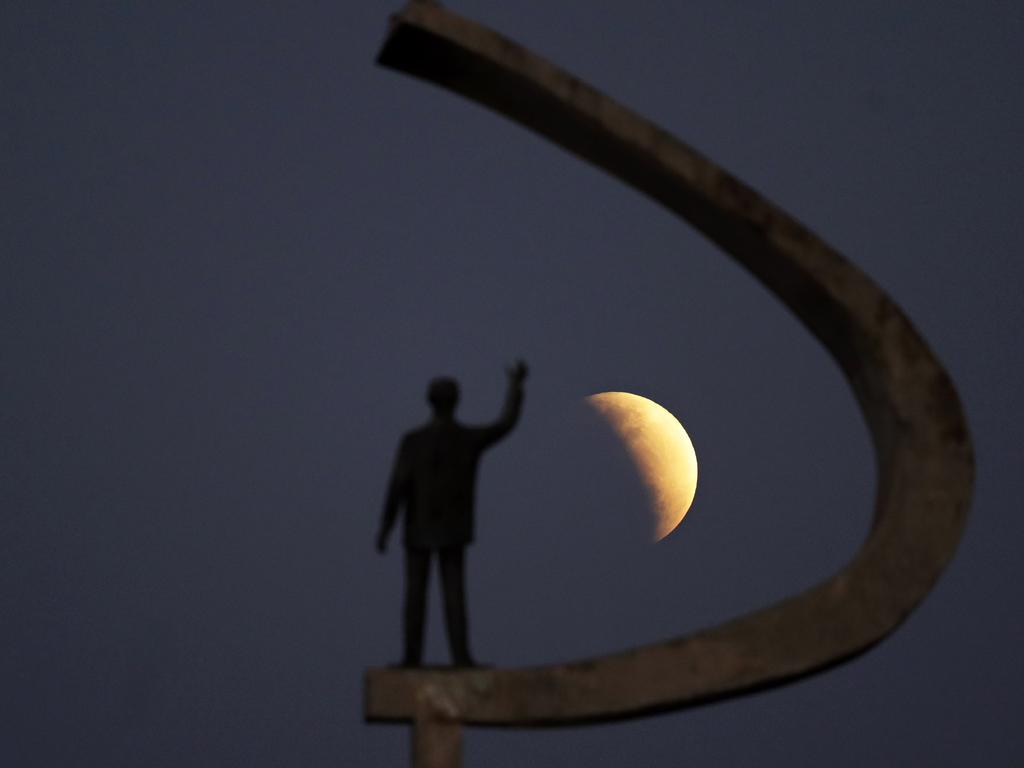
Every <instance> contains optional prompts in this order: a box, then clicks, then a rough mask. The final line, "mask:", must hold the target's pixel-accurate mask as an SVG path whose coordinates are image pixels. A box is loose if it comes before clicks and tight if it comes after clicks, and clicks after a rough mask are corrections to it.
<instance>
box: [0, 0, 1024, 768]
mask: <svg viewBox="0 0 1024 768" xmlns="http://www.w3.org/2000/svg"><path fill="white" fill-rule="evenodd" d="M453 7H454V8H455V9H456V10H458V11H460V12H463V13H466V14H467V15H470V16H472V17H474V18H476V19H478V20H480V21H483V22H485V23H488V24H490V25H492V26H494V27H495V28H497V29H499V30H500V31H502V32H503V33H505V34H507V35H509V36H511V37H513V38H515V39H517V40H519V41H520V42H523V43H524V44H526V45H528V46H530V47H531V48H533V49H534V50H536V51H537V52H539V53H541V54H543V55H545V56H547V57H548V58H550V59H552V60H553V61H555V62H556V63H558V64H560V65H562V66H563V67H565V68H567V69H569V70H571V71H572V72H574V73H575V74H577V75H579V76H581V77H583V78H584V79H586V80H588V81H590V82H591V83H592V84H593V85H595V86H596V87H598V88H599V89H601V90H603V91H604V92H606V93H608V94H610V95H612V96H613V97H615V98H617V99H620V100H621V101H623V102H624V103H625V104H627V105H628V106H630V107H633V108H635V109H637V110H639V111H640V112H641V113H643V114H645V115H647V116H649V117H651V118H652V119H654V120H655V121H657V122H659V123H661V124H662V125H663V126H664V127H665V128H667V129H668V130H670V131H672V132H673V133H675V134H676V135H678V136H679V137H680V138H682V139H683V140H685V141H687V142H688V143H690V144H692V145H693V146H695V147H696V148H697V149H699V150H700V151H702V152H703V153H705V154H707V155H708V156H710V157H711V158H713V159H714V160H716V161H717V162H719V163H720V164H722V165H723V166H725V167H726V168H728V169H729V170H731V171H732V172H734V173H736V174H737V175H738V176H740V177H741V178H742V179H744V180H745V181H747V182H748V183H750V184H752V185H753V186H754V187H756V188H758V189H759V190H761V191H762V192H764V193H766V194H767V195H768V196H769V197H770V198H772V199H773V200H774V201H776V202H777V203H779V204H780V205H782V206H783V207H784V208H786V209H787V210H788V211H790V212H791V213H793V214H794V215H796V216H797V217H798V218H800V219H801V220H802V221H804V222H805V223H807V224H808V225H809V226H810V227H811V228H812V229H814V230H815V231H817V232H818V233H819V234H821V235H822V236H823V237H824V238H825V239H826V240H828V241H829V242H830V243H832V244H833V245H834V246H835V247H837V248H838V249H839V250H840V251H842V252H843V253H845V254H846V255H847V256H848V257H850V258H851V259H852V260H853V261H854V262H856V263H857V264H858V265H860V266H861V267H862V268H864V269H865V270H866V271H867V272H868V273H869V274H870V275H872V276H873V277H874V278H875V279H876V280H877V281H878V282H879V283H880V284H881V285H882V286H883V287H884V288H885V289H886V290H888V291H889V292H890V294H891V295H892V296H893V297H894V298H895V299H896V301H897V302H899V303H900V304H901V305H902V306H903V307H904V309H905V310H906V311H907V314H908V315H909V316H910V318H911V319H912V321H913V322H914V323H915V324H916V325H917V327H918V328H919V329H920V330H921V331H922V333H923V334H924V336H925V337H926V338H927V339H928V340H929V342H930V343H931V345H932V346H933V348H934V349H935V351H936V352H937V354H938V355H939V357H940V358H941V359H942V360H943V361H944V362H945V364H946V365H947V367H948V369H949V371H950V372H951V374H952V376H953V379H954V381H955V382H956V384H957V387H958V389H959V391H960V394H961V396H962V398H963V400H964V404H965V407H966V410H967V414H968V417H969V420H970V424H971V428H972V432H973V436H974V440H975V447H976V451H977V459H978V476H977V488H976V493H975V499H974V504H973V508H972V513H971V518H970V520H969V523H968V528H967V532H966V534H965V537H964V539H963V541H962V543H961V546H960V549H959V550H958V552H957V554H956V557H955V559H954V561H953V563H952V564H951V566H950V567H949V569H948V570H947V571H946V572H945V574H944V575H943V577H942V579H941V581H940V582H939V584H938V586H937V587H936V589H935V590H934V592H932V594H931V595H930V596H929V597H928V598H927V599H926V600H925V602H924V603H923V605H922V606H921V607H920V608H919V609H918V611H917V612H916V613H914V614H913V615H912V617H911V618H910V619H909V620H908V621H907V623H906V624H905V625H904V626H903V627H901V628H900V629H899V630H898V631H897V632H896V634H895V635H893V636H892V637H891V638H890V639H888V640H887V641H885V642H884V643H882V644H881V645H880V646H879V647H877V648H876V649H875V650H873V651H871V652H870V653H868V654H867V655H865V656H863V657H860V658H858V659H857V660H856V661H854V662H852V663H850V664H848V665H846V666H844V667H841V668H839V669H837V670H835V671H832V672H829V673H828V674H825V675H822V676H819V677H815V678H813V679H810V680H808V681H805V682H801V683H799V684H797V685H793V686H790V687H787V688H784V689H779V690H774V691H769V692H765V693H762V694H759V695H756V696H751V697H747V698H743V699H739V700H734V701H725V702H721V703H718V704H715V705H712V706H708V707H704V708H699V709H695V710H690V711H684V712H678V713H674V714H668V715H662V716H658V717H655V718H650V719H646V720H638V721H632V722H625V723H620V724H615V725H605V726H597V727H584V728H571V729H556V730H545V731H511V730H507V731H501V730H498V731H495V730H469V731H468V732H467V736H466V742H465V762H466V765H468V766H484V765H486V766H492V767H497V768H500V767H502V766H522V765H535V766H562V765H568V764H571V765H595V766H618V765H644V766H674V765H677V764H679V763H683V762H685V763H689V764H696V765H705V764H715V765H754V764H757V765H822V764H827V765H833V766H863V765H884V764H890V765H899V764H909V763H914V764H919V765H935V766H939V765H949V766H959V765H967V764H979V765H980V764H985V765H1010V764H1016V763H1019V762H1020V760H1021V756H1022V754H1024V730H1022V729H1021V728H1020V723H1019V720H1020V711H1021V709H1022V707H1024V693H1022V688H1024V664H1022V663H1021V660H1020V649H1021V647H1022V641H1024V612H1022V610H1021V603H1022V600H1021V598H1022V591H1024V586H1022V575H1024V570H1022V568H1021V567H1020V565H1019V562H1020V560H1021V556H1020V548H1021V546H1022V545H1024V516H1022V514H1021V498H1022V496H1024V472H1022V467H1024V450H1022V447H1021V438H1022V426H1024V424H1022V418H1021V407H1020V399H1019V398H1020V393H1021V391H1022V390H1024V362H1022V357H1021V342H1020V339H1019V336H1020V328H1021V327H1022V326H1024V311H1022V304H1021V300H1020V299H1021V285H1022V278H1024V264H1022V261H1021V259H1020V253H1021V248H1022V246H1024V227H1022V224H1021V215H1020V212H1019V211H1020V206H1021V200H1022V199H1024V184H1022V181H1021V178H1022V172H1024V153H1022V151H1021V146H1020V142H1021V137H1022V136H1024V106H1022V102H1021V94H1022V93H1024V46H1022V44H1021V41H1022V39H1024V11H1022V10H1021V9H1020V6H1019V5H1018V4H1012V3H1009V2H977V1H975V2H970V3H968V2H923V1H918V0H914V1H913V2H904V3H899V4H896V5H894V4H892V3H890V2H885V3H883V2H879V1H876V0H868V1H866V2H859V3H849V2H833V1H832V0H829V1H827V2H813V3H812V2H806V1H805V2H786V1H783V2H776V3H771V4H751V3H740V2H723V1H722V0H716V1H715V2H689V3H679V2H668V0H663V1H661V2H638V3H632V4H630V5H629V10H627V8H626V6H624V5H622V4H604V5H602V4H595V3H592V2H584V0H565V1H564V2H552V1H551V0H543V1H542V0H519V1H518V2H515V3H512V2H498V1H497V0H463V2H460V3H458V4H457V5H453ZM391 10H393V8H392V7H391V6H389V5H388V4H380V3H358V4H356V3H342V2H332V3H323V2H319V3H301V4H298V5H288V4H271V3H251V2H249V3H216V4H210V3H195V2H193V3H174V4H170V3H168V4H154V3H144V4H134V5H132V4H126V3H122V4H115V3H88V2H82V3H73V4H56V3H52V4H46V3H40V2H6V3H4V6H3V8H2V10H0V92H2V94H3V100H2V106H0V319H2V322H0V393H2V400H0V402H2V409H0V417H2V422H0V510H2V511H0V568H2V569H3V570H2V581H0V616H2V620H0V707H2V709H0V763H2V764H4V765H10V766H19V767H25V768H28V767H32V766H72V765H75V766H77V765H97V766H100V765H102V766H105V767H111V766H133V767H134V766H147V767H148V766H153V767H154V768H155V767H158V766H168V767H170V766H174V767H175V768H177V767H178V766H182V765H189V766H224V765H247V766H254V767H256V768H259V767H262V766H285V765H287V766H340V765H345V766H375V765H402V764H404V761H405V760H406V755H407V751H408V732H407V729H406V728H405V727H403V726H380V725H375V726H370V725H366V724H364V723H363V722H362V715H361V685H362V681H361V676H362V670H363V669H364V668H365V667H367V666H370V665H379V664H382V663H387V662H391V661H394V660H396V659H397V658H398V655H399V647H400V638H399V632H400V629H399V605H400V601H401V556H400V551H399V550H397V549H393V550H392V551H391V552H390V553H389V554H388V555H387V556H386V557H384V558H381V557H380V556H378V555H377V554H376V553H375V552H374V550H373V536H374V531H375V529H376V527H377V523H378V516H379V513H380V507H381V502H382V496H383V491H384V486H385V483H386V479H387V473H388V469H389V465H390V462H391V460H392V457H393V454H394V451H395V449H396V446H397V441H398V438H399V436H400V434H401V433H402V432H403V431H405V430H406V429H409V428H411V427H412V426H415V425H416V424H417V423H419V422H420V421H422V420H423V419H424V418H425V417H426V406H425V403H424V400H423V394H424V388H425V385H426V382H427V380H428V379H429V378H430V377H431V376H434V375H437V374H442V373H444V374H451V375H454V376H457V377H458V378H459V379H460V380H461V382H462V385H463V391H464V399H463V405H462V407H461V409H460V414H461V416H462V418H463V419H464V420H466V421H469V422H474V421H476V422H480V421H486V420H488V419H491V418H493V417H494V416H496V415H497V412H498V409H499V407H500V403H501V397H502V388H503V384H504V374H503V367H504V366H505V364H506V363H507V362H509V361H510V360H512V359H513V358H515V357H516V356H519V355H522V356H525V357H526V358H527V360H528V361H529V362H530V364H531V366H532V375H531V377H530V380H529V382H528V393H527V400H526V410H525V412H524V417H523V420H522V422H521V424H520V426H519V428H518V429H517V430H516V432H514V433H513V434H512V436H511V437H510V438H509V439H508V441H507V442H505V443H503V444H502V445H501V446H499V447H498V448H496V449H495V450H494V451H493V452H492V453H491V454H490V455H489V456H488V457H487V458H486V459H485V463H484V465H483V469H482V473H481V478H480V488H479V496H478V508H477V529H478V540H477V543H476V544H475V545H474V547H473V549H472V550H470V553H469V559H468V579H469V591H470V595H469V599H470V611H471V622H472V639H473V644H474V646H475V652H476V654H477V655H478V656H479V657H480V658H481V659H484V660H487V661H491V662H494V663H497V664H500V665H522V664H535V663H546V662H557V661H564V660H570V659H575V658H578V657H581V656H590V655H596V654H601V653H605V652H610V651H615V650H619V649H622V648H625V647H628V646H631V645H635V644H639V643H644V642H650V641H654V640H660V639H664V638H667V637H671V636H674V635H678V634H682V633H685V632H689V631H692V630H695V629H698V628H700V627H704V626H707V625H709V624H713V623H717V622H719V621H723V620H725V619H728V618H731V617H733V616H736V615H738V614H740V613H743V612H745V611H748V610H752V609H755V608H758V607H762V606H764V605H766V604H768V603H770V602H773V601H775V600H778V599H780V598H782V597H783V596H786V595H788V594H791V593H793V592H795V591H798V590H800V589H803V588H805V587H808V586H810V585H812V584H813V583H815V582H816V581H818V580H820V579H821V578H823V577H825V576H827V575H829V574H831V573H832V572H833V571H835V570H837V569H838V568H840V567H841V566H842V565H843V564H844V563H845V562H846V560H847V559H848V558H849V557H850V556H851V555H852V554H853V552H854V551H855V550H856V549H857V547H858V545H859V543H860V542H861V540H862V539H863V537H864V535H865V533H866V530H867V526H868V523H869V520H870V515H871V504H872V499H873V492H874V488H873V483H874V474H873V466H872V462H873V457H872V454H871V451H870V446H869V444H868V440H867V433H866V430H865V427H864V424H863V423H862V421H861V420H860V416H859V414H858V412H857V410H856V408H855V405H854V401H853V398H852V397H851V394H850V392H849V390H848V388H847V386H846V384H845V382H844V381H843V380H842V378H841V377H840V374H839V372H838V369H837V368H836V367H835V366H834V365H833V364H832V362H831V361H830V359H829V358H828V357H827V356H826V354H824V352H823V351H822V349H821V348H820V347H819V346H818V345H817V343H816V342H815V341H814V340H813V339H812V338H811V337H810V335H809V334H807V333H806V332H805V331H804V330H803V329H802V327H801V326H800V325H798V323H797V322H796V321H795V320H794V318H793V317H792V316H790V315H789V314H788V312H787V311H786V310H785V309H784V308H783V307H782V306H781V305H780V304H779V303H777V302H776V301H775V300H774V299H773V298H772V297H770V296H769V295H768V294H767V292H766V291H765V290H764V289H762V288H761V287H760V286H759V285H758V284H756V283H755V282H754V280H753V279H751V277H750V276H748V275H747V274H746V273H745V272H743V271H742V270H741V269H740V268H739V267H737V266H736V265H734V264H733V263H732V262H731V261H729V260H728V258H726V257H724V256H723V255H722V254H721V253H719V252H718V251H717V250H716V249H715V248H714V247H712V246H711V245H709V244H708V243H707V242H705V241H704V240H703V239H702V238H701V237H700V236H698V235H697V234H695V233H694V232H692V231H691V230H689V229H688V228H687V227H686V226H685V225H684V224H682V223H681V222H680V221H678V220H677V219H676V218H674V217H673V216H671V215H668V214H667V213H666V212H664V211H662V210H661V209H659V208H657V207H656V206H655V205H653V204H651V203H650V202H649V201H648V200H646V199H644V198H642V197H640V196H639V195H638V194H636V193H635V192H633V191H631V190H629V189H627V188H625V187H624V186H623V185H621V184H620V183H618V182H615V181H613V180H611V179H610V178H608V177H607V176H605V175H604V174H602V173H601V172H599V171H597V170H595V169H593V168H592V167H590V166H588V165H586V164H584V163H582V162H581V161H579V160H577V159H575V158H573V157H570V156H568V155H566V154H565V153H564V152H562V151H561V150H559V149H556V148H555V147H554V146H552V145H550V144H548V143H547V142H545V141H543V140H540V139H538V138H537V137H535V136H533V135H531V134H529V133H527V132H526V131H524V130H523V129H521V128H520V127H518V126H515V125H513V124H511V123H509V122H507V121H506V120H504V119H502V118H499V117H497V116H495V115H493V114H491V113H489V112H487V111H485V110H483V109H481V108H479V107H477V106H475V105H472V104H469V103H468V102H465V101H463V100H461V99H460V98H458V97H455V96H453V95H451V94H448V93H446V92H443V91H440V90H438V89H436V88H434V87H432V86H428V85H425V84H422V83H419V82H416V81H413V80H411V79H408V78H405V77H403V76H401V75H398V74H396V73H394V72H390V71H386V70H383V69H380V68H378V67H376V66H375V65H374V63H373V59H374V56H375V53H376V51H377V49H378V46H379V44H380V42H381V40H382V38H383V34H384V30H385V22H386V17H387V15H388V13H389V12H390V11H391ZM610 389H618V390H626V391H631V392H635V393H637V394H641V395H644V396H646V397H649V398H652V399H654V400H656V401H658V402H660V403H661V404H663V405H664V406H665V407H667V408H668V409H669V410H671V411H672V412H673V413H675V414H676V416H677V417H679V419H680V420H681V421H682V423H683V424H684V425H685V426H686V428H687V431H688V432H689V434H690V436H691V437H692V439H693V442H694V445H695V447H696V450H697V455H698V459H699V461H700V468H701V476H700V485H699V487H698V490H697V498H696V500H695V502H694V506H693V508H692V509H691V511H690V513H689V515H688V516H687V518H686V520H685V521H684V523H683V525H682V526H681V527H680V528H679V529H678V530H677V531H676V532H675V533H673V534H672V535H671V536H669V537H668V538H667V539H665V540H664V541H663V542H661V543H660V544H657V545H652V544H651V543H650V542H649V541H648V540H647V534H648V531H649V520H648V519H647V518H646V514H647V513H646V512H645V508H646V499H645V496H644V490H643V486H642V484H641V482H640V481H639V479H638V478H637V477H636V474H635V472H634V471H633V470H632V468H631V466H630V464H629V462H628V460H627V459H626V456H625V454H624V452H623V449H622V448H621V446H620V445H619V444H618V443H617V442H616V440H615V438H614V436H613V434H612V433H611V431H610V430H609V429H607V427H606V426H604V425H603V424H601V423H600V421H599V419H598V418H597V417H596V415H595V414H593V413H592V412H590V411H588V410H587V408H586V407H585V406H584V405H583V403H582V398H583V397H584V396H585V395H588V394H591V393H593V392H597V391H602V390H610ZM430 606H431V610H432V612H431V615H430V618H429V619H428V633H429V641H428V645H427V648H428V655H429V656H430V657H431V658H433V659H436V660H442V659H443V658H445V654H446V648H445V645H444V642H443V633H442V629H441V622H440V620H439V619H440V617H439V612H438V611H437V608H438V602H437V595H436V586H435V594H432V596H431V603H430Z"/></svg>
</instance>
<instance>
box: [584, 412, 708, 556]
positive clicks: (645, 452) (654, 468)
mask: <svg viewBox="0 0 1024 768" xmlns="http://www.w3.org/2000/svg"><path fill="white" fill-rule="evenodd" d="M586 400H587V403H588V404H589V405H591V406H593V407H594V408H595V409H596V410H597V412H598V413H600V414H601V415H602V416H604V418H606V419H607V420H608V423H609V424H611V425H612V427H613V428H614V429H615V431H616V433H618V435H619V437H621V438H622V441H623V442H624V443H625V444H626V447H627V448H628V449H629V455H630V456H631V457H632V459H633V463H634V464H636V468H637V469H638V470H639V472H640V476H641V477H642V478H643V480H644V485H646V486H647V489H648V491H649V492H650V494H651V501H652V502H653V504H654V512H655V515H656V517H657V519H656V521H655V527H654V539H655V541H661V539H663V538H665V537H666V536H668V535H669V534H670V533H672V531H674V530H675V528H676V526H677V525H679V524H680V523H681V522H682V521H683V517H685V516H686V512H687V510H689V509H690V505H691V504H692V503H693V496H694V494H695V493H696V492H697V454H696V453H695V452H694V450H693V443H692V442H690V436H689V435H688V434H686V430H685V429H683V425H682V424H680V423H679V421H678V419H676V417H675V416H673V415H672V414H671V413H669V412H668V411H667V410H665V409H664V408H663V407H662V406H660V405H658V404H657V403H656V402H654V401H653V400H648V399H647V398H646V397H640V395H634V394H630V393H629V392H601V393H599V394H596V395H590V397H588V398H587V399H586Z"/></svg>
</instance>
